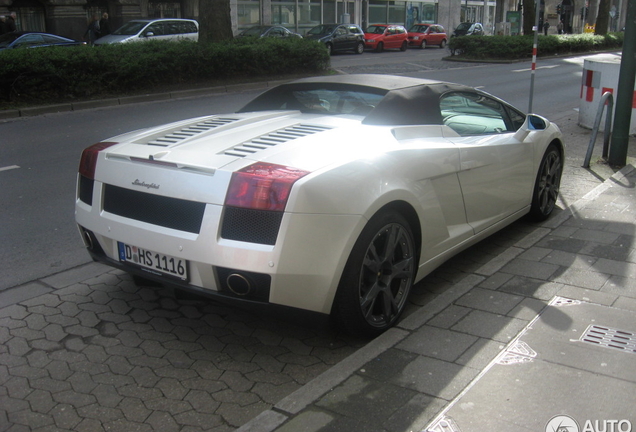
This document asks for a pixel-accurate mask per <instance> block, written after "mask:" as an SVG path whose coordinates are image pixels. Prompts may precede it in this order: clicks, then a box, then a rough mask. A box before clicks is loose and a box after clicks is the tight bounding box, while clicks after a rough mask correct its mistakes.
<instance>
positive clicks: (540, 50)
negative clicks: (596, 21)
mask: <svg viewBox="0 0 636 432" xmlns="http://www.w3.org/2000/svg"><path fill="white" fill-rule="evenodd" d="M623 37H624V33H609V34H607V35H604V36H596V35H593V34H579V35H549V36H544V35H540V36H539V38H538V45H537V55H539V56H550V55H558V54H572V53H582V52H590V51H602V50H609V49H620V48H621V47H622V46H623ZM533 44H534V36H532V35H530V36H463V37H454V38H451V40H450V42H449V44H448V48H449V49H450V51H451V53H452V54H454V55H458V56H459V58H466V59H471V60H513V59H525V58H530V57H532V46H533Z"/></svg>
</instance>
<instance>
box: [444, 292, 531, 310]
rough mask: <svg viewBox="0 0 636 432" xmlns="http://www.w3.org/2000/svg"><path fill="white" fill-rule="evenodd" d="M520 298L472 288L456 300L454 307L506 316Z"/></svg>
mask: <svg viewBox="0 0 636 432" xmlns="http://www.w3.org/2000/svg"><path fill="white" fill-rule="evenodd" d="M522 299H523V297H522V296H518V295H512V294H507V293H505V292H501V291H493V290H485V289H481V288H473V289H472V290H470V291H469V292H467V293H466V294H464V295H463V296H462V297H460V298H459V299H458V300H456V301H455V304H456V305H459V306H465V307H468V308H474V309H479V310H483V311H486V312H492V313H497V314H507V313H508V312H510V311H511V310H512V309H513V308H514V307H515V306H517V305H518V304H519V302H521V300H522Z"/></svg>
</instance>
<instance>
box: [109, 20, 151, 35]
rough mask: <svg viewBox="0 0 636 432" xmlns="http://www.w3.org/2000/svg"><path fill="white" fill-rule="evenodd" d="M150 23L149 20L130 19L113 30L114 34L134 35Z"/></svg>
mask: <svg viewBox="0 0 636 432" xmlns="http://www.w3.org/2000/svg"><path fill="white" fill-rule="evenodd" d="M147 25H148V22H147V21H130V22H129V23H126V24H124V25H123V26H121V27H119V28H118V29H117V30H115V31H114V32H113V34H114V35H125V36H133V35H136V34H137V33H139V32H140V31H141V29H142V28H144V27H146V26H147Z"/></svg>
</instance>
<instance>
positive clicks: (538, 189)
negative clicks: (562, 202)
mask: <svg viewBox="0 0 636 432" xmlns="http://www.w3.org/2000/svg"><path fill="white" fill-rule="evenodd" d="M562 173H563V160H562V158H561V152H560V151H559V149H558V148H557V146H555V145H554V144H550V145H549V146H548V149H547V150H546V151H545V154H544V155H543V159H542V160H541V165H539V172H538V173H537V179H536V181H535V184H534V192H533V194H532V205H531V207H530V216H531V217H532V218H533V219H534V220H536V221H543V220H546V219H547V218H548V217H549V216H550V214H551V213H552V210H554V207H555V205H556V200H557V198H558V197H559V188H560V186H561V174H562Z"/></svg>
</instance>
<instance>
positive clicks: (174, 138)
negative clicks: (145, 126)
mask: <svg viewBox="0 0 636 432" xmlns="http://www.w3.org/2000/svg"><path fill="white" fill-rule="evenodd" d="M237 120H238V119H235V118H224V117H217V118H213V119H209V120H206V121H204V122H200V123H196V124H193V125H189V126H187V127H185V128H183V129H178V130H175V131H172V132H170V133H169V134H166V135H164V136H162V137H159V138H155V139H153V140H150V141H148V142H147V144H148V145H154V146H161V147H168V146H170V145H173V144H177V143H180V142H182V141H183V140H186V139H188V138H192V137H193V136H196V135H198V134H200V133H203V132H208V131H210V130H212V129H215V128H217V127H220V126H225V125H227V124H230V123H232V122H235V121H237Z"/></svg>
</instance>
